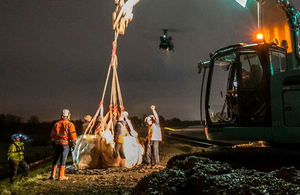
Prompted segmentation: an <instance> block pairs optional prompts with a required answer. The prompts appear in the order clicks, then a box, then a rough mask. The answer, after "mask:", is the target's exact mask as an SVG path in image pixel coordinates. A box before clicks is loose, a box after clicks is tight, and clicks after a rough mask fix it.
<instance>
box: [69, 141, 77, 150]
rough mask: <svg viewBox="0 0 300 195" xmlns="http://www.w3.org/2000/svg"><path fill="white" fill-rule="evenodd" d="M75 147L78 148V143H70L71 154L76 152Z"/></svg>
mask: <svg viewBox="0 0 300 195" xmlns="http://www.w3.org/2000/svg"><path fill="white" fill-rule="evenodd" d="M75 146H76V142H74V141H72V142H70V148H71V152H73V151H74V150H75Z"/></svg>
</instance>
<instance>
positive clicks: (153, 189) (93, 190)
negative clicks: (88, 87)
mask: <svg viewBox="0 0 300 195" xmlns="http://www.w3.org/2000/svg"><path fill="white" fill-rule="evenodd" d="M160 160H161V165H162V167H159V168H143V167H141V166H140V167H134V168H132V169H126V168H125V169H121V168H113V169H87V170H80V171H74V170H72V169H69V170H68V171H67V176H68V177H69V180H67V181H57V180H49V179H48V177H49V176H50V168H51V164H49V165H48V167H46V169H45V171H43V172H42V173H41V174H39V175H36V176H34V177H32V178H29V179H28V180H27V181H23V182H19V183H17V184H16V185H14V186H9V187H6V189H5V190H4V191H3V192H2V193H1V195H4V194H33V195H34V194H39V195H44V194H49V195H52V194H53V195H54V194H58V195H59V194H64V195H65V194H75V195H80V194H82V195H84V194H89V195H93V194H95V195H96V194H98V195H99V194H100V195H101V194H109V195H115V194H120V195H121V194H122V195H123V194H125V195H126V194H138V195H141V194H170V195H174V194H266V195H267V194H300V171H299V168H300V155H299V152H298V150H287V149H273V148H266V147H260V146H259V145H258V146H252V145H251V144H249V145H246V146H245V147H244V146H243V147H236V148H234V149H230V150H228V149H220V148H203V147H199V146H191V145H189V144H185V143H179V142H176V141H174V140H172V141H165V142H163V143H161V145H160ZM70 163H71V161H69V164H70Z"/></svg>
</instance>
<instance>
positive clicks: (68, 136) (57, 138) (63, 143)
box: [49, 109, 77, 180]
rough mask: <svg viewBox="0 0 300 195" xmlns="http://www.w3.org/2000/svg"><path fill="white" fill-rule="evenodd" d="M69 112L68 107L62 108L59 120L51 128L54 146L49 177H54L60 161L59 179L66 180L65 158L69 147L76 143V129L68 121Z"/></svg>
mask: <svg viewBox="0 0 300 195" xmlns="http://www.w3.org/2000/svg"><path fill="white" fill-rule="evenodd" d="M70 120H71V113H70V111H69V110H68V109H64V110H63V111H62V114H61V120H60V121H58V122H57V123H56V124H55V125H54V126H53V128H52V131H51V135H50V137H51V141H52V142H53V146H54V159H53V164H52V165H53V166H52V173H51V176H50V178H49V179H54V178H55V172H56V169H57V166H58V164H59V162H60V169H59V177H58V179H59V180H67V179H68V178H67V177H65V167H66V160H67V157H68V154H69V151H70V147H71V148H73V149H74V148H75V145H76V138H77V134H76V130H75V125H74V124H73V123H72V122H70Z"/></svg>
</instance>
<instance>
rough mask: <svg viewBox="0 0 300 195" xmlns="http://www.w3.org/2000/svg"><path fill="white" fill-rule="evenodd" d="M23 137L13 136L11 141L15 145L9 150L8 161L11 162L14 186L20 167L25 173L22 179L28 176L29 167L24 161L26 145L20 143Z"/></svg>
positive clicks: (11, 178) (11, 177) (11, 176)
mask: <svg viewBox="0 0 300 195" xmlns="http://www.w3.org/2000/svg"><path fill="white" fill-rule="evenodd" d="M21 136H22V135H20V134H14V135H12V137H11V139H12V140H13V143H12V144H11V145H10V146H9V148H8V153H7V155H8V160H9V161H10V169H11V175H10V184H14V181H15V179H16V176H17V173H18V167H20V168H21V169H22V171H23V173H22V179H23V178H26V177H27V176H28V171H29V166H28V165H27V163H26V162H25V161H24V150H25V148H24V143H23V142H21V141H20V140H21ZM22 179H21V180H22Z"/></svg>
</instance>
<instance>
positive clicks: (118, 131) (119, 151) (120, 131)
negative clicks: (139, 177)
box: [113, 116, 128, 167]
mask: <svg viewBox="0 0 300 195" xmlns="http://www.w3.org/2000/svg"><path fill="white" fill-rule="evenodd" d="M127 135H128V132H127V129H126V121H124V117H123V116H119V118H118V120H117V124H116V126H115V135H114V136H115V137H114V138H115V139H114V140H115V149H114V153H113V156H114V158H118V157H119V156H120V157H121V162H120V166H121V167H125V160H126V157H125V153H124V139H123V138H124V137H125V136H127Z"/></svg>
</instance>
